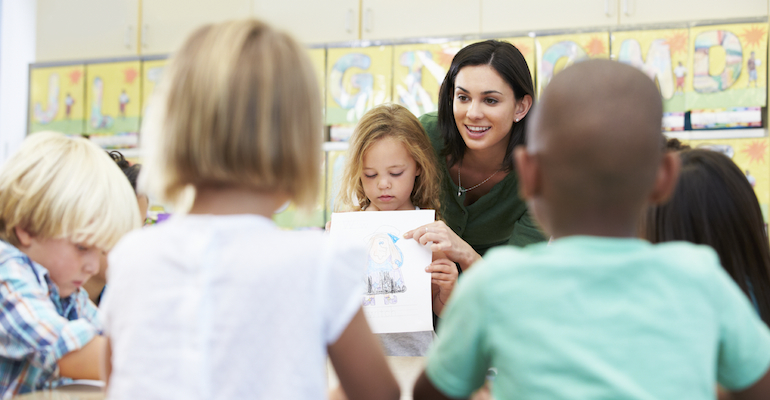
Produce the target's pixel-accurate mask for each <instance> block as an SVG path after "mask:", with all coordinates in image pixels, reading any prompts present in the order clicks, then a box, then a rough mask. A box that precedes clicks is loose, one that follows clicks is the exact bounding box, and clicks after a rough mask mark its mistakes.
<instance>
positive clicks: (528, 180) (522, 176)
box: [513, 145, 540, 201]
mask: <svg viewBox="0 0 770 400" xmlns="http://www.w3.org/2000/svg"><path fill="white" fill-rule="evenodd" d="M513 152H514V161H515V162H516V173H517V174H518V177H519V193H520V194H521V198H522V199H524V200H525V201H527V200H529V199H531V198H533V197H535V196H537V195H539V194H540V179H539V177H540V166H539V165H538V164H537V159H536V157H535V156H533V155H531V154H529V153H528V152H527V147H526V146H524V145H518V146H516V148H515V149H514V150H513Z"/></svg>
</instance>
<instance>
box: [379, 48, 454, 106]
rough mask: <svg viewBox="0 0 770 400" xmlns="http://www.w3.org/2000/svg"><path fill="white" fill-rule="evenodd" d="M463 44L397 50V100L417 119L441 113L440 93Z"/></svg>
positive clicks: (395, 95)
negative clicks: (439, 106)
mask: <svg viewBox="0 0 770 400" xmlns="http://www.w3.org/2000/svg"><path fill="white" fill-rule="evenodd" d="M460 48H461V43H460V42H448V43H437V44H407V45H401V46H394V57H393V97H394V98H395V101H397V102H398V103H399V104H401V105H403V106H404V107H406V108H408V109H409V111H411V112H412V114H414V115H415V116H418V117H419V116H420V115H422V114H425V113H429V112H433V111H436V110H438V92H439V88H440V87H441V83H442V82H443V81H444V77H445V76H446V73H447V71H448V70H449V66H450V65H451V64H452V59H453V58H454V56H455V54H457V52H458V51H459V50H460Z"/></svg>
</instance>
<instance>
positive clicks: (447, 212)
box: [420, 113, 545, 255]
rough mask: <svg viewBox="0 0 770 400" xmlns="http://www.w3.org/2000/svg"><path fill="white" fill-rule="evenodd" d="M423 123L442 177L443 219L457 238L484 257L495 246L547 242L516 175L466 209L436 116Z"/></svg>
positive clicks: (508, 177)
mask: <svg viewBox="0 0 770 400" xmlns="http://www.w3.org/2000/svg"><path fill="white" fill-rule="evenodd" d="M420 123H422V126H423V128H425V131H426V132H427V134H428V137H429V138H430V142H431V145H433V150H434V151H435V152H436V156H437V157H438V160H439V164H440V166H441V171H442V175H443V177H442V182H441V218H442V219H443V220H444V221H445V222H446V224H447V225H448V226H449V227H450V228H451V229H452V230H453V231H454V232H455V233H456V234H457V235H458V236H460V237H461V238H462V239H463V240H465V241H466V242H467V243H468V244H469V245H471V247H473V249H474V250H476V252H477V253H479V254H481V255H484V253H485V252H486V251H487V250H488V249H489V248H491V247H493V246H499V245H503V244H512V245H515V246H524V245H527V244H530V243H536V242H542V241H543V240H545V237H544V236H543V234H542V232H541V231H540V229H539V228H538V227H537V224H535V222H534V220H533V219H532V217H531V216H530V214H529V213H528V212H527V205H526V203H524V201H523V200H522V199H521V198H520V197H519V182H518V177H517V175H516V172H515V171H511V172H509V173H508V175H506V176H505V178H503V180H502V181H500V182H498V183H497V184H496V185H495V186H493V187H492V190H491V191H490V192H489V193H487V194H485V195H484V196H481V198H480V199H478V200H477V201H476V202H475V203H473V204H471V205H469V206H465V205H464V202H465V194H464V193H463V194H461V195H460V196H457V192H458V190H457V189H458V188H457V184H455V183H454V181H452V178H450V176H449V169H448V168H447V165H446V160H445V159H444V158H443V157H442V156H441V152H442V150H443V149H444V140H443V139H442V137H441V133H440V131H439V128H438V117H437V115H436V113H428V114H425V115H423V116H421V117H420Z"/></svg>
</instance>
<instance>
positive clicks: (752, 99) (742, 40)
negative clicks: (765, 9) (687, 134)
mask: <svg viewBox="0 0 770 400" xmlns="http://www.w3.org/2000/svg"><path fill="white" fill-rule="evenodd" d="M690 62H691V64H690V71H692V72H691V73H690V74H689V75H688V77H687V82H686V85H687V87H686V89H687V104H686V106H687V109H689V110H698V109H713V108H726V107H762V106H764V105H765V104H767V68H766V66H765V63H766V62H767V24H732V25H712V26H699V27H695V28H691V29H690Z"/></svg>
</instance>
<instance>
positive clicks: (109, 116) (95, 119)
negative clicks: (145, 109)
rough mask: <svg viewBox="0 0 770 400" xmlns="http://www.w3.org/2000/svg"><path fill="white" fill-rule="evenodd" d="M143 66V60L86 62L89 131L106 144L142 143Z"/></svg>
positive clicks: (125, 145)
mask: <svg viewBox="0 0 770 400" xmlns="http://www.w3.org/2000/svg"><path fill="white" fill-rule="evenodd" d="M141 70H142V65H141V62H140V61H130V62H118V63H104V64H89V65H87V66H86V76H87V77H88V80H87V82H86V103H87V105H88V106H87V109H86V118H87V119H86V134H88V135H89V136H90V138H91V140H93V141H95V142H97V143H98V144H99V145H101V146H102V147H104V148H132V147H137V145H138V138H139V136H138V135H139V125H140V119H141V111H142V96H141V94H142V79H141V78H140V76H141V75H140V72H141Z"/></svg>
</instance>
